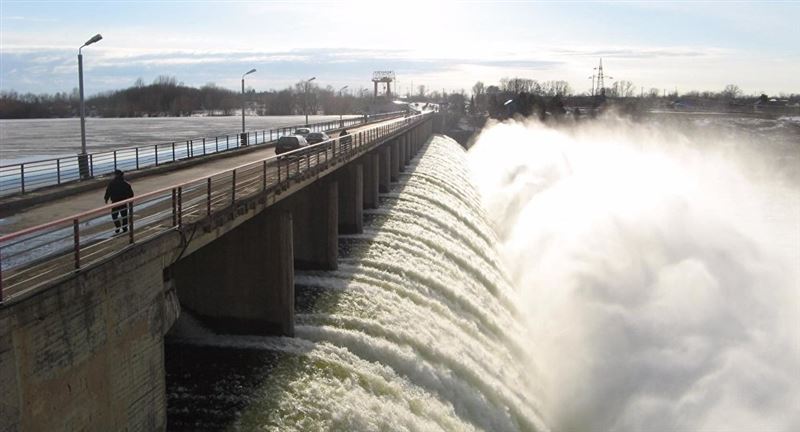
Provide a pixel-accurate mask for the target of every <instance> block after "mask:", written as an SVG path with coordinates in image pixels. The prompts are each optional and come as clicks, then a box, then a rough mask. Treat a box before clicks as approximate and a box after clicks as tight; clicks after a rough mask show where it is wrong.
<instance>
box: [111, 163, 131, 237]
mask: <svg viewBox="0 0 800 432" xmlns="http://www.w3.org/2000/svg"><path fill="white" fill-rule="evenodd" d="M128 198H133V188H132V187H131V185H130V183H128V182H126V181H125V173H123V172H122V171H121V170H115V171H114V178H113V179H112V180H111V181H110V182H108V186H107V187H106V195H105V201H106V204H108V200H109V199H110V200H111V202H112V203H115V202H118V201H124V200H126V199H128ZM111 219H113V220H114V226H116V227H117V229H115V230H114V233H115V234H119V232H120V229H121V230H122V232H127V231H128V206H127V205H120V206H116V207H112V208H111Z"/></svg>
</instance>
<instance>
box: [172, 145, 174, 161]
mask: <svg viewBox="0 0 800 432" xmlns="http://www.w3.org/2000/svg"><path fill="white" fill-rule="evenodd" d="M172 161H173V162H175V141H173V142H172Z"/></svg>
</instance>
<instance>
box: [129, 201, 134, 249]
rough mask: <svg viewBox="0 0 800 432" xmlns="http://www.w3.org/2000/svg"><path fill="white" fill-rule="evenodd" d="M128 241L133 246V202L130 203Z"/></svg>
mask: <svg viewBox="0 0 800 432" xmlns="http://www.w3.org/2000/svg"><path fill="white" fill-rule="evenodd" d="M128 239H129V242H130V244H133V201H128Z"/></svg>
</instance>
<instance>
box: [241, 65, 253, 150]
mask: <svg viewBox="0 0 800 432" xmlns="http://www.w3.org/2000/svg"><path fill="white" fill-rule="evenodd" d="M255 71H256V70H255V69H250V70H249V71H247V72H245V74H244V75H242V135H243V136H244V133H245V132H244V77H245V76H247V75H250V74H251V73H253V72H255Z"/></svg>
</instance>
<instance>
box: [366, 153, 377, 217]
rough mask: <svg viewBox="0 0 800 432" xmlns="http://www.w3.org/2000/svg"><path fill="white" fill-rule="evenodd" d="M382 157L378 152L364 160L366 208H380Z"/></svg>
mask: <svg viewBox="0 0 800 432" xmlns="http://www.w3.org/2000/svg"><path fill="white" fill-rule="evenodd" d="M379 159H380V157H379V156H378V153H377V152H374V151H373V152H370V153H367V154H365V155H364V157H363V158H362V165H363V166H364V208H378V189H379V187H380V182H379V179H378V174H379V172H380V161H379Z"/></svg>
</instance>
